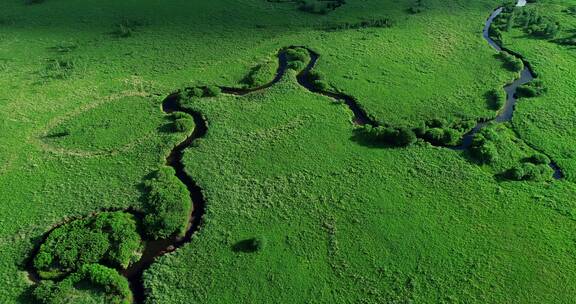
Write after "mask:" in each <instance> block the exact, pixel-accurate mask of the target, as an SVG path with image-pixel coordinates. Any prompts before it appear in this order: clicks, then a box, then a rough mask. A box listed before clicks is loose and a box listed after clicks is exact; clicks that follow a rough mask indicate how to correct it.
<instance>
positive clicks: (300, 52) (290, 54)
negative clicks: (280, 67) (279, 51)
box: [285, 48, 310, 71]
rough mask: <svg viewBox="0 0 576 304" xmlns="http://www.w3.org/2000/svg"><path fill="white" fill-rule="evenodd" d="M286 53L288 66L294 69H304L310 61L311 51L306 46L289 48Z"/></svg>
mask: <svg viewBox="0 0 576 304" xmlns="http://www.w3.org/2000/svg"><path fill="white" fill-rule="evenodd" d="M285 54H286V61H287V63H288V68H290V69H292V70H296V71H299V70H302V69H304V67H305V66H306V63H307V62H308V61H310V53H309V52H308V50H307V49H305V48H289V49H287V50H286V52H285Z"/></svg>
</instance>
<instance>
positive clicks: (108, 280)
mask: <svg viewBox="0 0 576 304" xmlns="http://www.w3.org/2000/svg"><path fill="white" fill-rule="evenodd" d="M81 282H86V283H89V284H90V285H93V286H94V287H98V289H100V290H103V291H104V292H105V293H106V295H105V298H106V303H114V304H129V303H132V300H133V296H132V291H130V286H129V284H128V281H127V280H126V278H124V277H123V276H121V275H120V274H119V273H118V272H117V271H116V270H114V269H111V268H108V267H105V266H102V265H99V264H86V265H84V266H82V267H81V268H80V269H79V271H78V272H76V273H73V274H71V275H69V276H68V277H66V278H65V279H64V280H62V281H60V282H58V283H54V282H53V281H42V282H41V283H40V284H39V285H38V286H37V287H36V289H34V291H33V295H34V297H35V298H36V299H37V300H38V301H39V302H40V303H44V304H60V303H66V302H69V300H70V297H71V296H72V295H73V294H75V289H76V285H78V284H79V283H81Z"/></svg>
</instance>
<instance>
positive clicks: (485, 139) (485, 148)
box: [470, 129, 499, 164]
mask: <svg viewBox="0 0 576 304" xmlns="http://www.w3.org/2000/svg"><path fill="white" fill-rule="evenodd" d="M486 131H487V129H484V130H482V133H478V134H476V135H475V136H474V138H473V139H472V145H471V147H470V152H471V154H472V156H474V157H475V158H476V159H478V160H479V161H481V162H483V163H487V164H490V163H494V162H496V161H497V160H498V158H499V153H498V149H497V148H496V145H495V144H494V142H493V140H495V138H494V137H492V136H491V135H490V132H486Z"/></svg>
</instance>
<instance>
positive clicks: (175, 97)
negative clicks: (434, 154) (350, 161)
mask: <svg viewBox="0 0 576 304" xmlns="http://www.w3.org/2000/svg"><path fill="white" fill-rule="evenodd" d="M524 5H526V1H518V6H524ZM500 13H502V8H499V9H497V10H495V11H494V12H493V13H492V14H491V15H490V18H488V20H487V22H486V24H485V27H484V32H483V35H484V39H485V40H486V41H487V42H488V43H489V44H490V45H491V46H492V47H493V48H494V49H495V50H497V51H499V52H501V51H504V49H503V48H502V47H501V46H499V45H498V44H497V43H496V42H495V41H493V40H492V39H491V38H490V36H489V29H490V26H491V24H492V22H493V21H494V19H495V18H496V17H497V16H498V15H499V14H500ZM290 48H303V49H306V50H307V51H308V53H309V55H310V61H309V62H308V64H307V66H306V67H305V68H304V69H303V70H302V71H301V72H300V73H299V74H298V75H297V81H298V83H299V84H300V85H301V86H303V87H304V88H306V89H307V90H309V91H310V92H312V93H315V94H320V95H323V96H327V97H329V98H332V99H334V100H337V101H341V102H343V103H344V104H346V105H347V106H348V108H349V109H350V110H351V111H352V113H353V114H354V123H355V124H357V125H371V126H378V123H377V121H376V120H375V119H374V118H373V117H371V116H370V115H368V113H366V111H365V110H364V109H363V108H362V107H361V106H360V105H359V103H358V102H357V100H356V99H355V98H354V97H352V96H350V95H347V94H344V93H340V92H331V91H324V90H318V89H317V88H316V87H315V86H314V84H313V83H312V82H311V81H310V80H309V79H310V77H309V76H310V73H311V71H312V70H313V69H314V67H315V66H316V64H317V62H318V60H319V58H320V55H319V54H318V53H316V52H314V51H313V50H311V49H309V48H307V47H303V46H291V47H287V48H284V49H282V50H280V51H279V53H278V62H279V64H278V69H277V71H276V74H275V77H274V79H273V80H272V81H270V82H269V83H267V84H264V85H262V86H258V87H254V88H233V87H225V86H221V87H220V89H221V90H222V92H223V93H224V94H230V95H236V96H244V95H247V94H250V93H254V92H258V91H262V90H265V89H267V88H269V87H271V86H273V85H274V84H276V83H278V82H279V81H280V80H281V79H282V78H283V77H284V75H285V74H286V71H287V69H288V62H287V56H286V50H287V49H290ZM506 51H508V50H506ZM510 53H511V54H513V55H515V56H517V57H519V58H520V59H522V61H523V62H524V66H525V68H524V70H523V71H522V72H521V74H520V78H518V79H516V80H515V81H514V82H513V83H511V84H509V85H507V86H505V87H504V89H505V91H506V93H507V100H506V104H505V105H504V107H503V108H502V109H501V110H500V111H499V113H498V115H497V116H496V118H494V119H493V120H492V121H490V122H497V123H502V122H508V121H510V120H511V119H512V116H513V114H514V106H515V104H516V101H517V100H516V97H515V94H516V90H517V88H518V87H519V86H521V85H523V84H526V83H528V82H530V81H532V80H533V79H534V74H533V72H532V71H531V68H530V65H529V63H528V62H526V61H525V60H524V59H523V58H522V57H521V56H519V55H517V54H514V53H513V52H510ZM162 110H163V112H165V113H166V114H170V113H174V112H184V113H187V114H189V115H191V116H192V117H193V119H194V122H195V125H196V127H195V128H194V130H193V131H192V132H191V134H189V135H188V136H187V137H186V138H185V139H184V140H183V141H182V142H180V143H179V144H178V145H176V146H175V147H174V148H173V149H172V150H171V151H170V153H169V154H168V156H167V157H166V166H170V167H172V168H174V170H175V172H176V177H177V178H178V179H179V180H180V181H181V182H182V183H183V184H184V185H185V186H186V188H187V189H188V191H189V193H190V198H191V200H192V203H193V208H192V209H193V211H192V213H191V215H190V223H189V226H188V229H187V231H186V233H185V235H184V237H174V238H170V239H165V240H158V241H149V242H146V248H145V250H144V253H143V256H142V258H141V259H140V260H139V261H138V262H137V263H135V264H133V265H132V266H130V267H129V268H128V269H127V270H124V271H122V274H123V275H124V276H125V277H127V278H128V280H129V282H130V286H131V288H132V291H133V294H134V301H135V302H136V303H143V302H144V301H145V296H146V291H145V289H144V286H143V282H142V274H143V272H144V271H145V270H146V269H147V268H148V267H149V266H150V265H151V264H152V263H153V262H154V260H155V259H156V258H157V257H159V256H162V255H164V254H166V253H169V252H173V251H175V250H176V249H178V248H180V247H181V246H183V245H184V244H186V243H188V242H190V240H191V239H192V236H193V234H194V233H195V232H196V231H197V230H198V229H199V227H200V226H201V222H202V217H203V215H204V213H205V208H206V201H205V199H204V195H203V193H202V189H201V188H200V187H199V186H198V185H197V183H196V182H195V181H194V179H193V178H192V177H191V176H190V175H188V173H187V172H186V170H185V166H184V163H183V161H182V159H183V156H184V151H185V150H186V149H187V148H188V147H190V146H191V144H192V143H193V142H194V141H195V140H196V139H198V138H201V137H203V136H205V135H206V133H207V132H208V125H207V123H206V121H205V119H204V118H203V116H202V114H201V113H200V112H197V111H193V110H191V109H188V108H186V107H183V106H182V105H181V104H180V100H179V94H178V93H173V94H170V95H169V96H168V97H166V98H165V99H164V101H163V102H162ZM490 122H481V123H478V124H477V125H476V126H475V127H474V129H473V130H472V131H471V132H469V133H468V134H466V135H465V136H464V138H463V140H462V142H463V143H462V145H461V146H460V147H457V148H456V149H459V150H465V149H468V148H469V147H470V145H471V143H472V138H473V137H474V135H475V134H477V133H478V132H479V131H480V130H481V129H482V128H483V127H485V126H486V125H487V124H488V123H490ZM550 166H551V167H552V168H553V169H554V172H555V173H554V177H555V178H562V177H563V174H562V171H561V170H560V168H558V166H556V164H554V163H552V164H550ZM125 211H126V212H131V213H133V214H137V212H136V211H131V210H125ZM140 216H142V215H141V214H140ZM51 231H52V230H51ZM48 234H49V232H48V233H47V234H46V235H48ZM30 267H31V266H30ZM29 274H30V277H31V279H33V280H34V281H37V280H38V279H39V278H38V277H37V276H36V274H35V271H34V270H33V268H31V269H29Z"/></svg>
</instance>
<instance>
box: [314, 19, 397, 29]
mask: <svg viewBox="0 0 576 304" xmlns="http://www.w3.org/2000/svg"><path fill="white" fill-rule="evenodd" d="M393 25H394V22H393V21H392V20H391V19H389V18H379V19H372V20H363V21H358V22H344V23H339V24H333V25H328V26H326V27H325V28H324V30H326V31H342V30H354V29H363V28H389V27H392V26H393Z"/></svg>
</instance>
